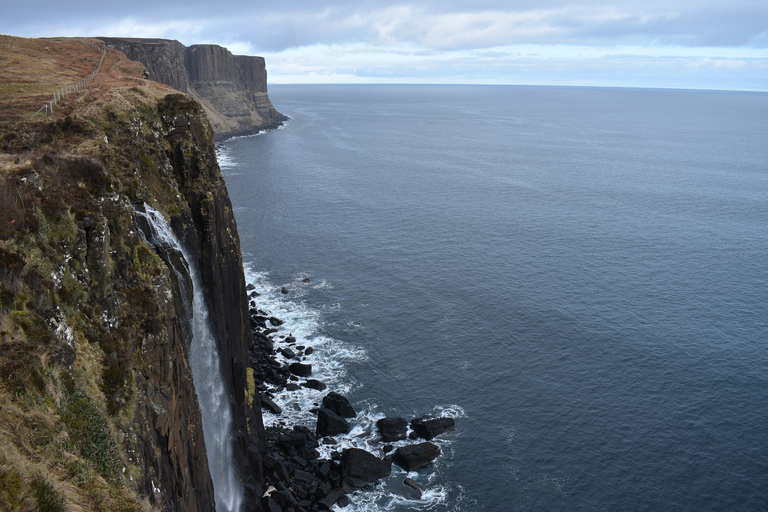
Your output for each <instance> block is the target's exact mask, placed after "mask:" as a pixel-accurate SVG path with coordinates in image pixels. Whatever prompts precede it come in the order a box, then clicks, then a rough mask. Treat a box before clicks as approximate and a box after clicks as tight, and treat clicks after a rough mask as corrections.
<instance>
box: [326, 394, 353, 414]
mask: <svg viewBox="0 0 768 512" xmlns="http://www.w3.org/2000/svg"><path fill="white" fill-rule="evenodd" d="M323 406H325V407H327V408H328V409H330V410H332V411H333V412H335V413H336V414H338V415H339V416H341V417H342V418H354V417H355V416H357V412H356V411H355V409H354V407H352V404H350V403H349V400H347V398H346V397H345V396H343V395H340V394H339V393H336V392H335V391H331V392H330V393H328V394H327V395H325V396H324V397H323Z"/></svg>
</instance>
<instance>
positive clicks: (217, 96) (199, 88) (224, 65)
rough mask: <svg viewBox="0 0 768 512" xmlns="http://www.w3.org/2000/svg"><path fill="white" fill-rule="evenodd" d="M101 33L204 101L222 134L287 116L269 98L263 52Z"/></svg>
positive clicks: (155, 76) (153, 75)
mask: <svg viewBox="0 0 768 512" xmlns="http://www.w3.org/2000/svg"><path fill="white" fill-rule="evenodd" d="M100 39H101V40H102V41H104V43H105V44H106V45H107V46H108V47H109V48H112V49H116V50H119V51H121V52H123V53H125V55H126V56H127V57H128V58H129V59H131V60H135V61H138V62H141V63H142V64H143V65H144V67H145V68H146V69H147V74H148V77H149V78H150V79H151V80H155V81H157V82H160V83H163V84H166V85H169V86H171V87H173V88H174V89H176V90H179V91H182V92H184V93H186V94H188V95H189V96H191V97H192V98H194V99H196V100H197V101H199V102H200V104H201V105H203V108H204V109H205V111H206V113H207V114H208V119H209V120H210V121H211V124H212V125H213V128H214V132H215V136H216V139H217V140H218V139H222V138H226V137H230V136H233V135H243V134H248V133H255V132H258V131H260V130H266V129H271V128H276V127H278V126H280V125H281V124H282V123H283V122H285V121H286V120H287V117H285V116H284V115H282V114H280V113H279V112H278V111H277V110H275V108H274V107H273V106H272V103H271V102H270V100H269V96H268V94H267V70H266V66H265V63H264V58H263V57H251V56H245V55H232V53H230V52H229V50H227V49H226V48H223V47H221V46H218V45H213V44H199V45H193V46H189V47H186V46H184V45H183V44H181V43H180V42H178V41H171V40H167V39H132V38H112V37H102V38H100Z"/></svg>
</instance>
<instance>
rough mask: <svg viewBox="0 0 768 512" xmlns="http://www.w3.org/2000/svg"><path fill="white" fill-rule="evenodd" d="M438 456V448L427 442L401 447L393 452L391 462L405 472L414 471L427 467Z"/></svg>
mask: <svg viewBox="0 0 768 512" xmlns="http://www.w3.org/2000/svg"><path fill="white" fill-rule="evenodd" d="M439 456H440V448H439V447H438V446H437V445H436V444H434V443H430V442H429V441H425V442H423V443H419V444H412V445H409V446H401V447H400V448H398V449H397V450H395V454H394V455H393V456H392V462H394V463H395V464H397V465H398V466H400V467H401V468H403V469H404V470H406V471H415V470H417V469H421V468H423V467H425V466H428V465H429V464H431V463H432V461H433V460H435V459H436V458H438V457H439Z"/></svg>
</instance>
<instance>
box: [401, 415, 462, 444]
mask: <svg viewBox="0 0 768 512" xmlns="http://www.w3.org/2000/svg"><path fill="white" fill-rule="evenodd" d="M411 428H412V429H413V433H414V434H415V435H416V436H417V437H421V438H423V439H426V440H430V439H432V438H434V437H436V436H439V435H440V434H442V433H444V432H447V431H449V430H453V429H455V428H456V425H455V422H454V421H453V418H435V417H433V416H422V417H421V418H416V419H414V420H413V421H411Z"/></svg>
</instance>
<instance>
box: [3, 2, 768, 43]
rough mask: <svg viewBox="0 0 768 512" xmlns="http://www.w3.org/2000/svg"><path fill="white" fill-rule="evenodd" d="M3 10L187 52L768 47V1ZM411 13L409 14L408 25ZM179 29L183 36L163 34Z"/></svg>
mask: <svg viewBox="0 0 768 512" xmlns="http://www.w3.org/2000/svg"><path fill="white" fill-rule="evenodd" d="M3 3H4V4H5V5H4V6H3V16H2V18H1V19H0V32H2V33H8V34H14V35H27V34H25V33H24V32H30V33H31V32H34V35H57V34H56V32H57V31H63V30H67V29H70V30H74V29H77V30H81V31H86V32H87V34H86V35H100V31H99V28H100V27H107V26H112V27H120V26H121V25H120V24H121V23H124V22H126V21H128V20H133V21H134V22H135V23H136V24H137V25H139V26H141V24H145V25H147V26H151V27H157V28H156V30H158V31H162V30H166V33H164V34H155V35H158V36H161V37H162V36H166V37H167V36H171V37H180V38H183V37H185V34H184V30H185V29H184V27H188V29H187V30H188V31H189V33H187V34H186V37H188V38H189V39H188V40H185V41H183V42H185V43H187V44H190V43H193V42H197V41H195V40H193V39H203V40H207V41H215V40H237V41H241V42H249V43H250V44H251V45H252V46H253V47H255V48H257V49H261V50H264V51H279V50H283V49H287V48H293V47H299V46H307V45H313V44H334V43H344V42H351V43H363V44H402V45H408V44H412V45H422V46H427V47H429V48H433V49H439V50H444V49H463V48H486V47H494V46H501V45H506V44H515V43H544V44H557V43H565V44H599V45H615V44H639V45H647V44H676V45H690V46H754V47H761V48H763V47H766V44H767V42H768V30H767V28H766V27H768V2H765V1H764V0H759V1H758V0H733V1H729V2H728V3H724V2H722V0H679V1H675V2H670V1H669V0H666V1H662V0H644V1H643V0H641V1H631V2H630V1H626V0H623V1H618V2H610V3H609V2H606V1H605V0H582V1H580V2H579V3H578V4H574V3H572V2H571V1H569V0H544V1H538V0H516V1H513V2H510V1H508V0H473V1H471V2H470V1H467V0H440V1H438V0H417V1H412V2H402V1H389V2H386V1H385V2H381V1H375V2H374V1H370V0H363V1H356V0H331V1H325V2H322V3H318V2H316V1H310V0H286V1H280V2H277V1H275V2H263V1H262V2H258V1H256V2H254V1H253V0H248V1H244V0H225V1H221V2H212V1H211V0H191V1H185V2H181V1H179V0H169V1H167V2H157V1H155V0H136V1H131V2H103V1H96V0H80V1H75V2H67V3H66V4H62V3H55V2H52V1H49V0H45V1H43V0H27V1H25V2H10V1H8V0H3ZM403 13H406V14H407V13H410V18H409V17H408V16H406V15H403ZM484 13H485V14H484ZM612 13H613V14H614V15H613V16H611V15H610V14H612ZM461 18H464V20H462V19H461ZM471 20H475V21H476V23H471V22H470V21H471ZM174 23H176V25H173V24H174ZM171 25H173V26H175V27H176V28H175V29H174V28H166V29H164V28H163V27H166V26H171ZM46 30H47V31H49V32H46ZM174 30H175V32H174ZM19 31H21V33H20V32H19ZM111 35H119V34H111Z"/></svg>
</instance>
